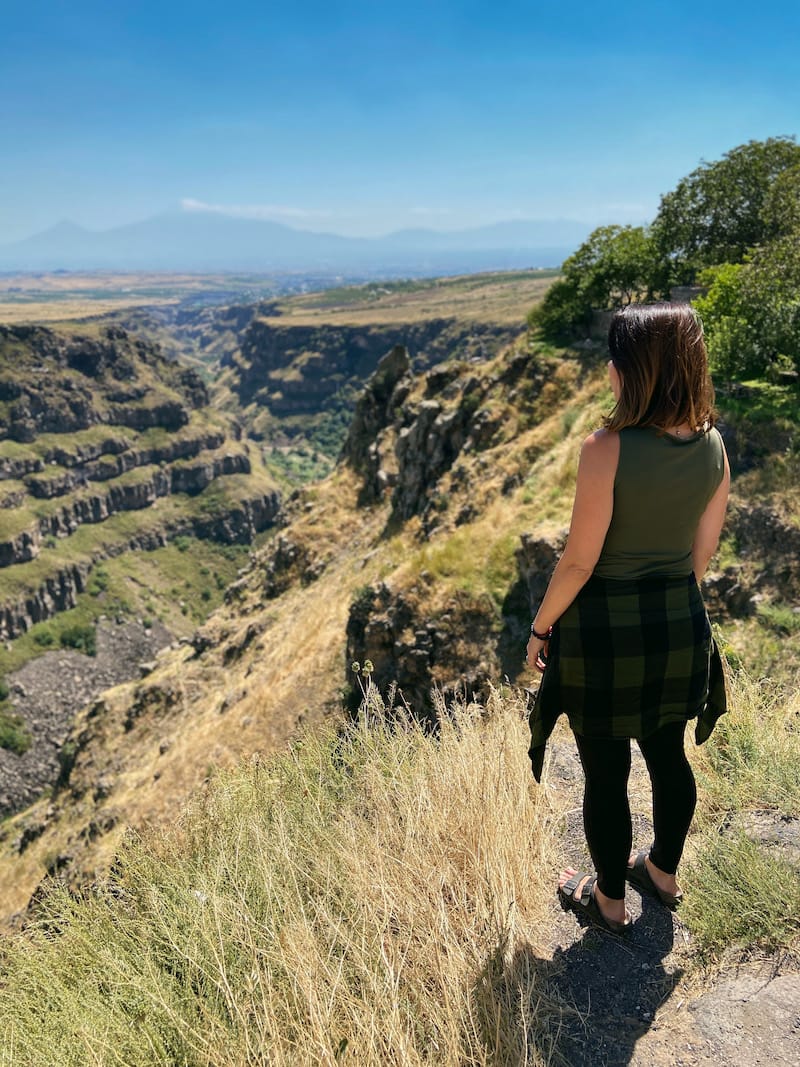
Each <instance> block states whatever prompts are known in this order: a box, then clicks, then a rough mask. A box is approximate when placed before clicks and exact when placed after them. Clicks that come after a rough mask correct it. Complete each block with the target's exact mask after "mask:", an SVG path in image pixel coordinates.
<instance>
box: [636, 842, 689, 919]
mask: <svg viewBox="0 0 800 1067" xmlns="http://www.w3.org/2000/svg"><path fill="white" fill-rule="evenodd" d="M625 877H626V878H627V880H628V881H629V882H630V883H631V885H635V886H636V887H637V888H638V889H640V890H642V891H643V892H645V893H652V894H653V896H657V897H660V898H661V900H662V902H663V903H664V904H666V905H667V906H668V907H675V906H676V905H678V904H680V902H681V900H682V899H683V893H682V891H681V890H680V888H679V887H678V880H677V878H676V877H675V875H674V874H667V873H666V871H662V870H661V868H660V867H656V865H655V864H654V863H653V862H652V860H651V859H650V854H649V853H648V852H645V851H644V850H642V851H641V852H632V853H631V855H630V858H629V860H628V870H627V872H626V875H625Z"/></svg>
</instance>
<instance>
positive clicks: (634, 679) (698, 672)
mask: <svg viewBox="0 0 800 1067" xmlns="http://www.w3.org/2000/svg"><path fill="white" fill-rule="evenodd" d="M726 707H727V704H726V695H725V679H724V674H723V670H722V662H721V659H720V655H719V651H718V649H717V646H716V643H715V641H714V639H713V637H712V635H711V625H710V623H709V621H708V615H707V613H706V609H705V605H704V603H703V598H702V596H701V594H700V590H699V589H698V587H697V582H696V581H695V577H694V575H693V574H690V575H688V577H685V578H666V577H653V578H636V579H626V580H621V579H616V578H600V577H596V576H593V577H592V578H590V579H589V581H588V582H587V583H586V585H585V586H584V587H583V589H581V591H580V592H579V593H578V595H577V597H576V598H575V600H574V601H573V602H572V604H571V605H570V606H569V608H567V610H566V611H565V612H564V614H563V615H562V616H561V618H560V619H559V620H558V622H557V623H556V624H555V626H554V627H553V634H552V637H551V639H550V647H549V652H548V659H547V666H546V668H545V672H544V675H543V676H542V683H541V685H540V687H539V691H538V693H537V694H536V698H535V701H534V705H533V709H532V711H531V713H530V718H529V722H530V727H531V747H530V750H529V753H528V754H529V756H530V758H531V764H532V767H533V773H534V777H535V778H536V781H537V782H538V781H540V780H541V774H542V766H543V763H544V752H545V745H546V743H547V739H548V738H549V736H550V734H551V732H552V730H553V727H554V726H555V723H556V720H557V719H558V717H559V715H561V714H562V712H563V713H564V714H566V715H567V717H568V718H569V723H570V726H571V727H572V729H573V731H574V732H575V733H576V734H580V735H581V736H583V737H589V738H606V739H608V738H638V739H641V738H645V737H648V736H649V735H650V734H653V733H655V731H656V730H658V729H660V728H661V727H662V726H665V725H666V724H667V723H671V722H686V721H688V720H689V719H693V718H695V717H697V720H698V721H697V726H696V729H695V740H696V741H697V743H698V744H702V742H703V741H705V740H706V739H707V738H708V737H709V736H710V734H711V731H712V730H713V729H714V725H715V723H716V721H717V719H718V718H719V717H720V715H722V714H723V713H724V712H725V710H726Z"/></svg>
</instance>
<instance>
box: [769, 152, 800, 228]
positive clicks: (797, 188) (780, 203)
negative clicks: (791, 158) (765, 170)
mask: <svg viewBox="0 0 800 1067" xmlns="http://www.w3.org/2000/svg"><path fill="white" fill-rule="evenodd" d="M761 218H762V221H763V223H764V227H765V229H766V230H767V232H768V233H769V235H770V237H771V238H775V237H784V236H786V235H788V234H790V233H792V231H795V232H800V163H798V165H797V166H795V167H790V168H789V169H788V170H784V171H782V173H780V174H779V175H778V177H777V178H776V179H775V181H774V182H773V183H772V185H771V186H770V187H769V189H768V190H767V195H766V197H765V198H764V206H763V208H762V210H761Z"/></svg>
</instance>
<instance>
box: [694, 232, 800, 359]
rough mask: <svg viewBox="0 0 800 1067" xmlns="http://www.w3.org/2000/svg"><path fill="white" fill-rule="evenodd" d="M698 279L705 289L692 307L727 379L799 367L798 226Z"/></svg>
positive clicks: (799, 275) (799, 293)
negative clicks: (744, 259) (742, 259)
mask: <svg viewBox="0 0 800 1067" xmlns="http://www.w3.org/2000/svg"><path fill="white" fill-rule="evenodd" d="M700 280H701V282H703V284H706V285H708V286H709V288H708V292H707V293H706V294H705V296H703V297H701V298H699V299H698V300H696V301H695V306H696V307H697V310H698V312H699V313H700V316H701V318H702V320H703V324H704V326H705V329H706V336H707V338H708V348H709V355H710V357H711V361H712V365H713V366H714V368H715V370H717V371H718V372H720V373H721V374H723V375H724V376H725V377H727V378H739V377H752V376H756V375H762V374H770V373H771V372H776V371H780V370H788V369H792V368H793V369H794V370H798V371H800V228H798V229H797V230H794V231H791V232H789V233H788V234H786V235H785V236H783V237H779V238H777V239H776V240H774V241H770V242H768V243H766V244H764V245H762V246H760V247H759V248H757V249H755V250H754V251H753V253H752V255H751V256H750V257H749V259H748V260H747V262H745V263H743V264H730V263H726V264H723V265H722V266H720V267H716V268H712V269H711V270H709V271H706V272H705V273H704V274H702V275H701V276H700Z"/></svg>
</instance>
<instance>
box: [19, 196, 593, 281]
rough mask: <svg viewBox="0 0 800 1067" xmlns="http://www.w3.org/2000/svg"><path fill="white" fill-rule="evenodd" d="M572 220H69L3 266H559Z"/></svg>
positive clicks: (179, 216)
mask: <svg viewBox="0 0 800 1067" xmlns="http://www.w3.org/2000/svg"><path fill="white" fill-rule="evenodd" d="M589 230H590V226H589V225H588V224H586V223H581V222H573V221H570V220H556V221H525V220H520V221H512V222H498V223H494V224H493V225H491V226H480V227H475V228H472V229H466V230H454V231H449V232H442V231H436V230H424V229H415V230H399V231H397V232H396V233H391V234H388V235H386V236H385V237H370V238H366V237H342V236H340V235H337V234H333V233H313V232H310V231H308V230H295V229H292V227H290V226H285V225H283V224H281V223H279V222H269V221H266V220H260V219H243V218H232V217H230V216H226V215H222V214H219V213H214V212H203V211H186V210H175V211H167V212H164V213H163V214H160V215H156V216H154V217H153V218H149V219H145V220H144V221H142V222H135V223H131V224H129V225H126V226H117V227H115V228H113V229H110V230H102V231H92V230H87V229H84V228H83V227H81V226H76V225H75V224H74V223H72V222H60V223H58V225H56V226H53V227H51V228H50V229H48V230H44V231H43V232H41V233H38V234H35V235H34V236H33V237H28V238H26V239H25V240H23V241H16V242H14V243H13V244H5V245H0V271H29V270H47V271H50V270H103V269H106V270H170V271H178V270H189V271H304V272H305V271H309V272H311V271H315V272H323V273H324V272H328V271H330V272H331V273H339V272H342V271H347V272H365V273H372V272H384V271H385V272H396V271H407V272H409V273H412V274H417V273H419V274H428V273H433V272H437V271H442V272H444V271H470V270H492V269H496V270H501V269H511V268H517V267H555V266H558V265H559V264H560V263H561V262H562V260H563V259H564V258H565V257H566V256H568V255H569V254H570V252H571V251H573V250H574V248H575V247H576V245H578V244H579V243H580V242H581V241H582V240H583V239H584V238H585V237H586V235H587V234H588V232H589Z"/></svg>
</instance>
